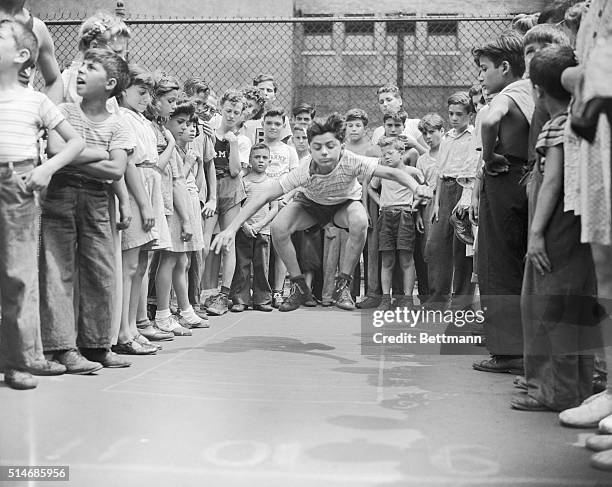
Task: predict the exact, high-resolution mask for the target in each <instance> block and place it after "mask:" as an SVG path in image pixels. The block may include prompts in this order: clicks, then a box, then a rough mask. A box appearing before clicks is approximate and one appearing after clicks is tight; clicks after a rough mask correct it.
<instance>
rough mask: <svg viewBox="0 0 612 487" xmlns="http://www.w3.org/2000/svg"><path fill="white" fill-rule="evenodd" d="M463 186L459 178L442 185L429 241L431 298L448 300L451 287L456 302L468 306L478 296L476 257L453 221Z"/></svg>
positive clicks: (430, 300)
mask: <svg viewBox="0 0 612 487" xmlns="http://www.w3.org/2000/svg"><path fill="white" fill-rule="evenodd" d="M462 191H463V187H462V186H461V185H460V184H458V183H457V180H456V179H443V180H442V185H441V188H440V196H439V202H440V208H439V210H438V221H434V222H433V224H432V225H431V230H430V233H429V237H428V239H427V244H426V250H425V255H426V260H427V266H428V273H429V302H430V303H435V304H440V305H442V306H444V305H446V304H448V302H449V299H450V297H451V289H452V291H453V295H454V296H455V298H454V300H455V304H457V305H460V306H467V305H469V304H471V303H472V300H473V297H474V288H475V286H474V284H473V283H472V282H471V281H472V262H473V261H472V257H466V255H465V244H464V243H462V242H461V241H460V240H459V239H458V238H457V237H456V236H455V233H454V230H453V227H452V226H451V224H450V222H449V218H450V216H451V213H452V211H453V208H455V205H456V204H457V203H458V202H459V199H460V198H461V193H462Z"/></svg>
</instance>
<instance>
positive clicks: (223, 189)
mask: <svg viewBox="0 0 612 487" xmlns="http://www.w3.org/2000/svg"><path fill="white" fill-rule="evenodd" d="M245 199H246V192H245V191H244V184H242V177H241V176H236V177H232V176H229V175H228V176H224V177H219V176H217V213H218V214H219V215H223V214H225V213H227V212H228V211H229V210H230V209H231V208H233V207H234V206H236V205H239V204H240V203H242V202H243V201H244V200H245Z"/></svg>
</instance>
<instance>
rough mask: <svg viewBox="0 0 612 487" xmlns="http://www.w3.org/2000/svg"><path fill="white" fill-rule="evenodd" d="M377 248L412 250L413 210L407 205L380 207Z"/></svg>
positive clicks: (382, 249) (413, 237) (413, 236)
mask: <svg viewBox="0 0 612 487" xmlns="http://www.w3.org/2000/svg"><path fill="white" fill-rule="evenodd" d="M377 228H378V250H379V251H381V252H385V251H389V250H407V251H409V252H413V251H414V241H415V238H416V227H415V222H414V215H413V211H412V210H411V209H410V208H407V207H392V206H391V207H386V208H381V210H380V214H379V216H378V223H377Z"/></svg>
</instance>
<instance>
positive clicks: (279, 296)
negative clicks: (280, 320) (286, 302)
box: [272, 291, 283, 309]
mask: <svg viewBox="0 0 612 487" xmlns="http://www.w3.org/2000/svg"><path fill="white" fill-rule="evenodd" d="M281 304H283V293H281V292H278V291H275V292H274V295H273V296H272V306H273V307H274V308H276V309H279V308H280V306H281Z"/></svg>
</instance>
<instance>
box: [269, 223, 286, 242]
mask: <svg viewBox="0 0 612 487" xmlns="http://www.w3.org/2000/svg"><path fill="white" fill-rule="evenodd" d="M270 234H271V235H272V239H273V240H279V239H286V238H289V237H290V236H291V233H290V232H289V229H288V228H287V224H286V223H283V222H282V221H279V220H277V219H275V220H272V223H271V224H270Z"/></svg>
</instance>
